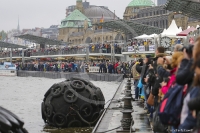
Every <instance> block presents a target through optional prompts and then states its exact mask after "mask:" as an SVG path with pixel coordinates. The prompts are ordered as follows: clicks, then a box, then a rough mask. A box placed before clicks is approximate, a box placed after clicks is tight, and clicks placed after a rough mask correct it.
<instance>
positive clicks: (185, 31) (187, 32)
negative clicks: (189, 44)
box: [177, 27, 196, 36]
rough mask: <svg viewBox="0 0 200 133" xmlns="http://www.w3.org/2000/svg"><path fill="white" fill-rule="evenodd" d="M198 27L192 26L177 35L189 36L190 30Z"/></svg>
mask: <svg viewBox="0 0 200 133" xmlns="http://www.w3.org/2000/svg"><path fill="white" fill-rule="evenodd" d="M195 30H196V28H194V27H191V28H189V29H186V30H184V31H182V32H180V33H178V34H177V36H187V35H188V34H189V33H190V32H192V31H195Z"/></svg>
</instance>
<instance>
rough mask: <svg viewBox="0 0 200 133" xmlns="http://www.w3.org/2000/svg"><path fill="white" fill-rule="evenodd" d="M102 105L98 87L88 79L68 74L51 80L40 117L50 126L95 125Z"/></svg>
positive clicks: (103, 101) (102, 97)
mask: <svg viewBox="0 0 200 133" xmlns="http://www.w3.org/2000/svg"><path fill="white" fill-rule="evenodd" d="M104 105H105V99H104V96H103V93H102V92H101V89H100V88H99V87H96V86H95V85H94V84H93V83H91V82H90V81H88V80H84V79H81V78H71V79H69V80H66V81H63V82H60V83H57V84H54V85H52V86H51V87H50V89H49V90H48V91H47V92H46V94H45V95H44V100H43V102H42V105H41V110H42V111H41V112H42V119H43V120H44V122H45V123H47V124H49V125H50V126H54V127H84V126H90V125H95V124H96V122H97V121H98V119H99V117H100V115H101V113H102V111H103V109H104Z"/></svg>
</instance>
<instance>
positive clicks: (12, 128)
mask: <svg viewBox="0 0 200 133" xmlns="http://www.w3.org/2000/svg"><path fill="white" fill-rule="evenodd" d="M23 125H24V122H23V121H21V120H20V119H19V118H18V117H17V116H16V115H15V114H13V113H12V112H10V111H8V110H7V109H5V108H3V107H0V133H28V132H27V130H26V129H24V128H23Z"/></svg>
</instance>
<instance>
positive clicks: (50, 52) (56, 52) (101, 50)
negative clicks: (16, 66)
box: [0, 47, 122, 58]
mask: <svg viewBox="0 0 200 133" xmlns="http://www.w3.org/2000/svg"><path fill="white" fill-rule="evenodd" d="M89 53H111V48H95V49H93V48H89ZM121 53H122V48H120V47H117V48H115V54H121ZM69 54H86V48H82V49H67V50H66V49H61V50H38V51H36V50H33V51H25V52H24V57H30V56H43V55H69ZM6 57H10V52H2V53H0V58H6ZM12 57H22V52H20V51H19V52H12Z"/></svg>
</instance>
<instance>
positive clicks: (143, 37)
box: [135, 34, 151, 39]
mask: <svg viewBox="0 0 200 133" xmlns="http://www.w3.org/2000/svg"><path fill="white" fill-rule="evenodd" d="M135 39H151V37H149V36H148V35H146V34H143V35H141V36H137V37H135Z"/></svg>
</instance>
